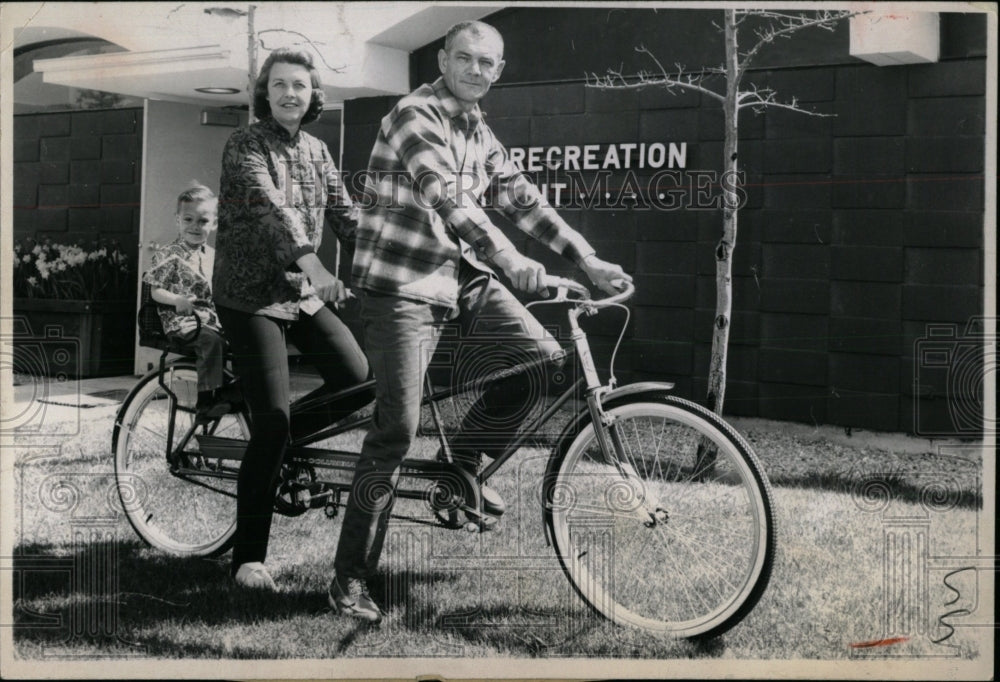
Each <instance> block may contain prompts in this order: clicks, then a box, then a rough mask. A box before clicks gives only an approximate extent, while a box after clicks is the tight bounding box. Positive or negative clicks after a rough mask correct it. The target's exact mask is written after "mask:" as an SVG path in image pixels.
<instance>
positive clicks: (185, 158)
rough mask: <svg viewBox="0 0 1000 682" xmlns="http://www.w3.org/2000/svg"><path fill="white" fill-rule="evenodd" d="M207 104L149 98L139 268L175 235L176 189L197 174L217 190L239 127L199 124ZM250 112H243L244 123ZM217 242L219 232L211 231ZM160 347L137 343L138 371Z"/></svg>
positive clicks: (212, 240)
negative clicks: (227, 151) (225, 157)
mask: <svg viewBox="0 0 1000 682" xmlns="http://www.w3.org/2000/svg"><path fill="white" fill-rule="evenodd" d="M204 108H205V107H203V106H200V105H194V104H182V103H179V102H161V101H156V100H148V101H147V103H146V139H145V145H146V146H145V151H146V154H145V157H144V163H143V176H144V179H145V181H144V183H143V195H142V240H141V241H142V244H141V248H140V253H139V272H140V273H142V272H145V271H146V270H148V269H149V266H150V262H151V259H152V256H153V252H154V251H155V250H156V248H157V247H158V246H162V245H163V244H168V243H170V242H171V241H173V240H174V239H176V237H177V234H178V232H177V224H176V222H175V220H174V214H175V211H176V209H177V195H178V194H179V193H180V192H181V191H182V190H183V189H185V188H186V187H188V186H190V185H191V183H192V181H195V180H197V181H198V182H200V183H202V184H203V185H205V186H207V187H209V188H210V189H211V190H212V191H213V192H216V193H218V191H219V175H220V173H221V169H222V149H223V147H224V146H225V144H226V140H228V139H229V136H230V135H232V134H233V132H234V131H235V130H236V129H235V128H231V127H228V126H207V125H201V112H202V110H203V109H204ZM245 122H246V114H245V113H242V112H241V113H240V124H241V125H243V124H245ZM209 243H210V244H212V245H214V244H215V235H214V234H213V235H211V236H210V237H209ZM159 357H160V352H159V351H157V350H153V349H150V348H144V347H142V346H139V345H138V343H137V344H136V352H135V372H136V373H144V372H146V370H147V369H148V368H149V367H150V366H152V364H155V363H156V362H157V361H158V360H159Z"/></svg>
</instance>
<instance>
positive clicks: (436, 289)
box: [329, 22, 631, 623]
mask: <svg viewBox="0 0 1000 682" xmlns="http://www.w3.org/2000/svg"><path fill="white" fill-rule="evenodd" d="M438 63H439V66H440V68H441V78H439V79H438V80H437V81H435V82H434V83H432V84H425V85H423V86H421V87H419V88H417V89H416V90H415V91H414V92H412V93H410V94H409V95H408V96H406V97H404V98H403V99H402V100H400V102H399V103H398V104H397V105H396V107H395V108H394V109H393V110H392V111H391V112H390V113H389V114H388V115H387V116H386V117H385V118H384V119H382V126H381V129H380V130H379V133H378V137H377V140H376V142H375V146H374V148H373V149H372V155H371V160H370V162H369V177H368V179H367V183H368V187H367V191H368V195H369V196H368V199H369V200H370V199H372V198H377V201H369V204H374V205H369V206H368V207H366V208H365V209H364V210H363V211H362V213H361V217H360V220H359V224H358V231H357V241H356V251H355V255H354V266H353V271H352V276H353V279H354V287H355V288H356V289H359V290H361V292H362V294H361V298H362V301H361V305H362V309H361V316H362V320H363V322H364V326H365V339H366V350H367V352H368V356H369V360H370V362H371V366H372V370H373V372H374V374H375V379H376V385H377V386H376V410H375V416H374V418H373V421H372V425H371V429H370V431H369V432H368V435H367V437H366V438H365V441H364V445H363V446H362V450H361V459H360V461H359V463H358V467H357V470H356V472H355V474H354V480H353V483H352V488H351V495H350V499H349V501H348V504H347V508H346V510H345V514H344V523H343V528H342V530H341V535H340V543H339V545H338V547H337V555H336V558H335V560H334V570H335V577H334V579H333V581H332V583H331V585H330V591H329V602H330V605H331V606H332V607H333V608H334V609H335V610H336V611H337V612H338V613H341V614H346V615H351V616H354V617H357V618H360V619H362V620H366V621H369V622H373V623H377V622H379V621H380V620H381V618H382V613H381V610H380V609H379V607H378V606H377V605H376V604H375V602H374V601H373V600H372V599H371V597H370V596H369V595H368V591H367V587H366V583H365V581H366V580H367V578H369V577H370V576H371V575H372V574H373V573H374V572H375V570H376V568H377V566H378V560H379V556H380V554H381V552H382V543H383V540H384V538H385V532H386V526H387V524H388V519H389V512H390V509H391V506H392V499H393V498H392V493H393V489H394V486H395V483H396V479H397V474H398V469H399V465H400V463H401V462H402V460H403V458H404V457H405V456H406V454H407V451H408V449H409V446H410V443H411V441H412V439H413V436H414V434H415V433H416V429H417V425H418V421H419V416H420V402H421V393H422V387H423V380H424V372H425V371H426V365H427V360H428V359H429V357H430V354H431V353H432V352H433V349H434V346H435V342H436V338H437V336H436V333H435V332H436V330H439V329H440V327H441V326H442V325H444V324H445V323H457V324H458V325H459V327H460V329H461V331H462V333H463V336H472V335H473V334H482V333H486V334H490V335H493V336H498V335H499V336H504V337H508V338H510V340H511V343H512V344H514V345H517V346H518V347H521V348H527V349H528V350H529V352H530V353H531V354H533V355H534V356H536V357H543V358H546V359H547V360H551V361H552V362H553V363H556V362H558V358H560V357H561V350H560V347H559V344H558V343H557V342H556V341H555V339H553V338H552V336H551V335H549V334H548V333H547V332H546V331H545V330H544V328H543V327H542V326H541V324H540V323H539V322H538V321H537V320H535V318H534V317H533V316H532V315H531V314H530V313H529V312H528V311H527V310H526V309H525V308H524V306H522V305H521V303H520V302H518V301H517V299H515V298H514V296H513V295H512V294H511V293H510V292H509V291H508V290H507V289H506V288H505V287H504V286H503V285H502V284H500V282H499V281H498V280H497V279H496V276H495V275H493V273H492V271H490V270H489V269H488V268H486V267H485V266H483V265H482V264H481V263H479V262H477V261H478V260H480V259H481V260H485V261H487V262H488V263H491V264H492V265H493V266H495V267H497V268H500V269H501V270H502V271H503V272H504V274H505V275H506V276H507V277H508V278H509V279H510V281H511V282H512V283H513V285H514V286H515V287H516V288H517V289H519V290H521V291H524V292H526V293H543V291H544V289H545V287H544V283H543V278H544V276H545V268H544V266H543V265H542V264H541V263H538V262H536V261H534V260H532V259H530V258H527V257H525V256H523V255H521V254H520V253H518V251H517V249H516V248H515V247H514V245H513V244H512V243H511V242H510V241H509V240H508V239H507V238H506V237H505V236H504V235H503V233H502V232H501V231H500V230H499V228H497V227H496V226H494V225H493V224H492V223H491V222H490V220H489V218H488V217H487V215H486V213H485V212H484V211H483V209H482V208H481V207H480V205H479V201H480V199H482V197H483V195H484V194H485V193H486V191H487V189H488V188H489V189H490V190H491V195H492V197H493V200H494V203H495V204H496V205H498V206H499V208H501V209H502V210H503V212H504V213H505V214H506V215H507V216H509V217H510V218H511V220H513V221H514V223H515V224H516V225H517V226H518V227H519V228H520V229H521V230H522V231H524V232H526V233H528V234H530V235H531V236H532V237H534V238H536V239H538V240H539V241H541V242H542V243H544V244H546V245H547V246H548V247H549V248H551V249H552V250H553V251H555V252H557V253H559V254H561V255H563V256H564V257H566V258H567V259H569V260H571V261H573V262H574V263H576V264H577V265H579V267H580V268H581V269H582V270H583V271H584V272H585V273H586V274H587V275H588V276H589V277H590V279H591V281H592V282H593V283H594V284H596V285H597V286H598V287H600V288H601V289H603V290H604V291H606V292H608V293H614V292H616V291H617V290H616V289H615V287H614V286H613V284H612V282H614V281H616V280H629V281H630V280H631V277H630V276H629V275H627V274H626V273H624V272H623V271H622V269H621V267H619V266H618V265H614V264H611V263H608V262H605V261H603V260H601V259H599V258H597V256H596V255H595V253H594V249H593V248H591V246H590V245H589V244H588V243H587V241H586V240H585V239H584V238H583V237H582V236H581V235H580V234H578V233H577V232H576V231H574V230H573V229H572V228H571V227H570V226H569V225H567V224H566V222H565V221H563V220H562V218H560V217H559V215H558V214H557V213H556V212H555V210H554V209H553V208H551V207H550V206H548V204H547V203H546V202H545V201H544V200H543V199H542V198H541V195H540V193H539V192H538V189H537V188H536V187H535V186H534V185H533V184H532V183H531V182H530V181H529V180H528V179H527V178H526V177H525V176H524V175H522V174H521V173H520V172H519V171H518V170H517V168H516V167H515V166H514V164H513V163H512V162H511V161H510V159H509V157H508V155H507V150H506V149H505V148H504V147H503V145H502V144H500V142H499V141H498V140H497V139H496V137H495V136H494V134H493V131H492V130H490V128H489V126H487V125H486V123H485V122H483V120H482V114H481V113H480V110H479V104H478V103H479V100H481V99H482V98H483V96H485V95H486V93H487V92H488V91H489V89H490V86H491V85H492V84H493V83H495V82H496V80H497V79H498V78H499V77H500V73H501V72H502V71H503V67H504V60H503V39H502V38H501V36H500V34H499V33H498V32H497V30H496V29H494V28H493V27H492V26H489V25H487V24H484V23H482V22H463V23H460V24H457V25H456V26H453V27H452V28H451V29H450V30H449V31H448V35H447V37H446V38H445V46H444V49H443V50H441V51H440V52H439V53H438ZM473 322H476V325H475V330H474V332H473ZM550 364H551V363H550ZM526 381H527V379H526V377H525V375H524V374H521V375H516V376H513V377H509V378H508V379H505V380H503V381H500V382H496V383H494V384H492V385H491V386H490V387H489V388H487V389H486V390H485V391H484V394H483V396H482V397H481V398H480V399H479V400H478V402H477V403H476V404H475V405H473V407H472V408H470V410H469V413H468V414H467V415H466V417H465V419H464V421H463V425H462V428H461V429H460V433H459V434H458V435H456V437H455V439H454V440H453V446H454V449H455V460H456V463H458V464H460V465H462V466H464V467H466V468H467V469H468V471H469V472H470V473H471V474H472V475H473V476H475V475H476V473H477V467H478V465H479V460H480V457H481V454H483V453H485V454H487V455H490V454H499V452H500V451H502V450H503V447H504V445H505V444H506V443H507V442H509V440H510V438H511V437H512V435H513V433H512V431H513V430H515V429H516V427H517V425H518V424H519V423H520V421H521V420H522V419H523V416H524V415H523V410H521V409H519V408H520V407H523V405H524V396H525V394H526V393H527V391H529V390H530V389H531V387H530V386H528V385H526ZM482 497H483V503H484V504H483V510H484V512H485V513H487V514H491V515H493V516H498V515H499V514H501V513H503V511H504V504H503V501H502V500H501V499H500V497H499V495H497V494H496V493H495V492H494V491H492V490H490V489H488V488H486V487H485V486H483V488H482Z"/></svg>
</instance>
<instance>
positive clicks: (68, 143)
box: [13, 108, 142, 259]
mask: <svg viewBox="0 0 1000 682" xmlns="http://www.w3.org/2000/svg"><path fill="white" fill-rule="evenodd" d="M13 133H14V174H13V179H14V201H13V204H14V236H15V239H20V238H23V237H27V236H32V235H33V236H35V237H36V238H37V239H40V240H41V239H45V238H49V239H51V240H52V241H54V242H62V243H72V242H80V243H81V245H83V243H85V242H87V241H89V240H91V239H95V238H98V237H106V238H111V239H117V240H118V241H119V242H120V243H121V244H122V246H123V248H124V249H125V251H126V253H127V254H128V255H129V256H130V257H131V258H133V259H134V258H135V256H136V242H137V240H138V233H139V196H140V179H141V178H140V169H141V163H140V155H141V150H142V109H134V108H131V109H108V110H99V111H77V112H64V113H56V114H25V115H18V116H15V117H14V128H13Z"/></svg>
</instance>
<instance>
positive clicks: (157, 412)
mask: <svg viewBox="0 0 1000 682" xmlns="http://www.w3.org/2000/svg"><path fill="white" fill-rule="evenodd" d="M159 377H160V372H159V371H154V372H151V373H149V374H147V375H146V376H145V377H143V378H142V379H141V380H140V382H139V383H138V384H137V385H136V387H135V388H134V389H133V390H132V392H131V393H130V394H129V396H128V397H127V398H126V399H125V401H124V402H123V403H122V406H121V408H119V411H118V415H117V417H116V419H115V425H114V431H113V435H112V450H113V452H114V461H115V485H116V487H117V490H118V497H119V500H120V502H121V506H122V510H123V511H124V512H125V516H126V518H127V519H128V522H129V524H130V525H131V526H132V528H133V529H134V530H135V532H136V534H137V535H138V536H139V537H140V538H141V539H142V540H143V542H145V543H146V544H147V545H149V546H151V547H155V548H156V549H159V550H161V551H164V552H167V553H170V554H174V555H178V556H197V557H210V556H217V555H219V554H222V553H223V552H225V551H226V550H228V549H229V548H230V547H231V546H232V543H233V540H234V534H235V532H236V498H235V493H236V480H235V472H236V470H237V469H238V463H237V462H229V463H223V462H219V461H218V460H215V461H212V460H207V461H206V460H205V459H204V458H201V457H199V453H198V445H197V441H196V440H195V439H194V438H192V439H190V441H189V442H188V443H187V445H186V446H185V447H184V453H185V456H186V458H187V461H188V463H189V464H190V467H189V468H192V469H198V467H199V466H200V467H202V469H201V470H202V471H203V472H204V474H201V475H198V474H195V475H193V476H192V478H191V480H187V479H184V478H180V477H178V476H175V475H174V474H173V473H171V469H170V465H169V463H168V460H167V438H168V435H167V423H168V418H169V416H170V413H171V411H173V412H174V416H175V423H176V426H175V431H174V439H175V442H177V441H179V439H180V438H181V437H182V435H183V434H184V433H185V432H186V431H187V430H188V428H189V427H190V425H191V424H192V422H193V420H194V414H195V412H194V405H195V401H196V399H197V394H198V389H197V387H198V372H197V369H196V368H195V365H194V363H193V362H190V361H187V360H181V361H178V362H175V363H172V364H171V365H169V366H168V367H167V368H166V369H165V371H164V383H165V384H166V385H167V386H169V387H170V389H171V390H172V391H173V392H174V393H175V394H176V396H177V403H176V406H172V401H171V400H170V399H169V397H168V393H167V392H166V391H165V390H164V388H163V387H162V386H161V385H160V382H159ZM198 428H199V429H202V430H204V429H210V430H211V431H212V432H213V433H215V434H216V435H220V436H227V437H230V438H243V439H246V438H249V417H248V416H247V414H246V413H245V412H238V413H232V414H227V415H225V416H223V417H221V418H220V419H218V420H215V421H213V422H211V423H210V424H208V425H201V426H199V427H198ZM219 465H224V466H226V468H227V470H228V472H229V473H228V477H226V478H218V477H215V476H212V475H211V474H212V473H213V471H212V470H211V467H213V466H214V467H216V468H218V466H219ZM215 473H217V472H215ZM192 480H196V481H201V482H203V483H206V484H209V485H212V486H215V487H216V488H219V489H223V490H225V491H227V492H228V493H230V494H231V495H232V496H228V495H225V494H222V493H219V492H215V491H213V490H210V489H207V488H205V487H202V486H200V485H197V484H196V483H193V482H191V481H192Z"/></svg>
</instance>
